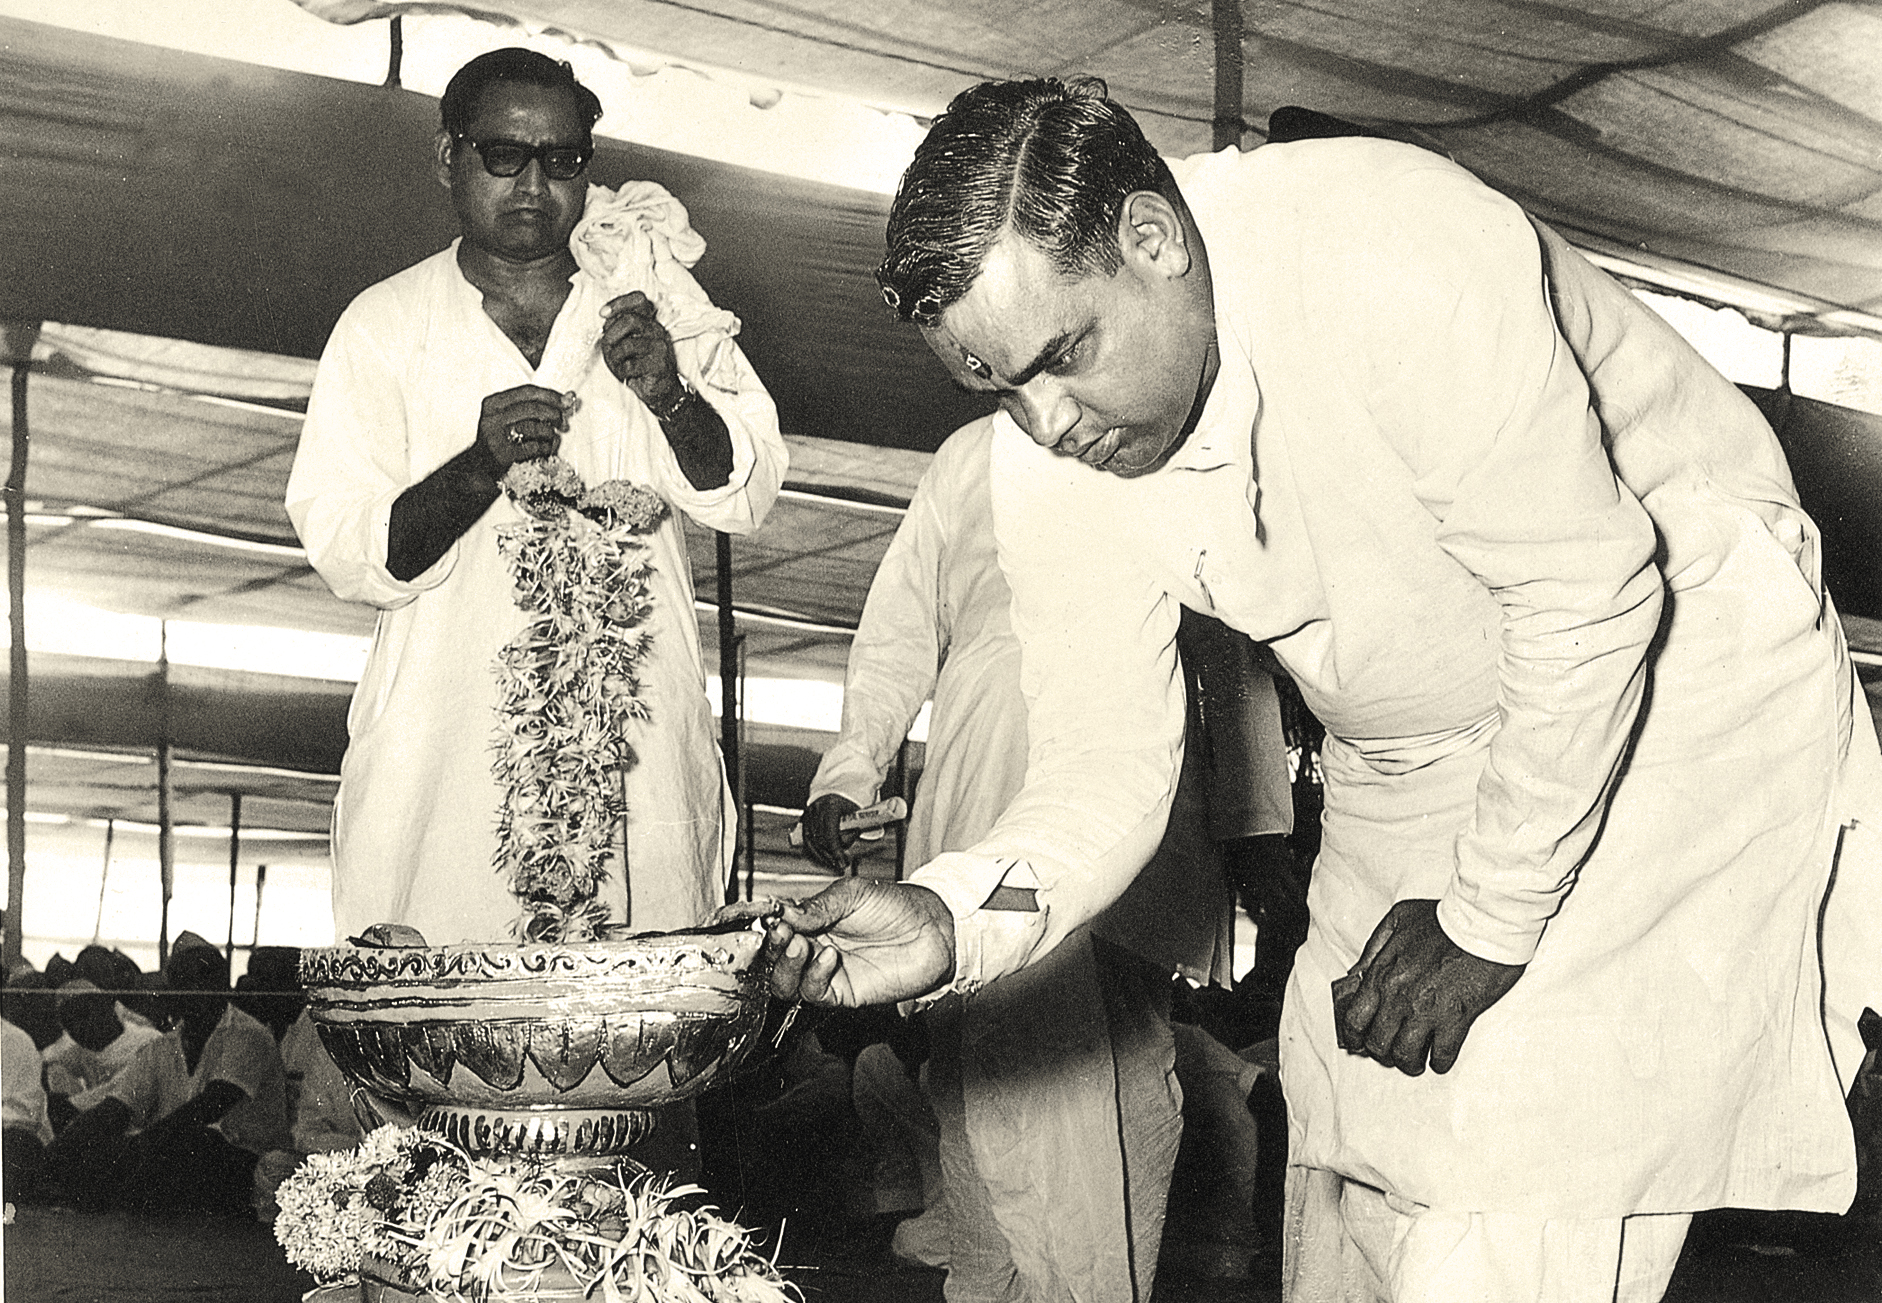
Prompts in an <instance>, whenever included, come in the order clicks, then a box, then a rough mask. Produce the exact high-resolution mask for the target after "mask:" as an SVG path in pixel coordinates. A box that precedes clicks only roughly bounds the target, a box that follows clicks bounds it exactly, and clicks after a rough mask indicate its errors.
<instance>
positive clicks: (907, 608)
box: [810, 460, 959, 805]
mask: <svg viewBox="0 0 1882 1303" xmlns="http://www.w3.org/2000/svg"><path fill="white" fill-rule="evenodd" d="M946 469H947V468H946V466H945V465H944V463H943V462H941V461H940V460H937V461H936V462H935V463H934V464H933V465H931V466H930V467H929V468H928V473H927V474H925V475H923V476H922V479H921V483H920V484H919V485H917V486H916V488H915V496H914V497H913V498H912V499H911V500H910V501H909V504H908V514H907V515H906V516H904V517H903V518H902V524H901V527H900V528H899V529H897V530H896V531H895V537H894V539H892V540H891V541H890V543H889V550H888V551H887V552H886V553H884V554H883V557H882V564H881V565H880V566H878V567H877V569H876V575H875V578H874V579H873V580H871V581H870V584H869V597H868V600H866V601H865V602H864V603H863V617H862V620H861V622H860V623H859V624H858V625H857V627H856V637H855V639H854V640H853V641H852V642H851V643H850V657H849V666H848V668H847V669H846V670H845V672H844V676H843V723H842V728H841V730H840V731H839V732H838V734H837V739H836V742H835V743H834V744H833V745H832V746H831V747H830V749H829V750H828V751H825V752H824V753H823V759H822V760H821V761H820V762H819V763H818V765H817V775H816V777H815V778H814V779H812V780H811V784H810V799H811V800H813V801H815V800H816V799H817V798H818V797H820V796H827V795H829V794H831V793H835V794H836V795H838V796H843V797H847V798H848V799H849V800H851V801H854V802H855V803H856V804H857V805H868V804H869V803H870V802H871V801H873V800H875V799H876V792H877V789H878V788H879V787H880V786H881V783H882V776H883V774H885V773H887V772H888V768H889V765H890V763H891V762H892V761H893V760H894V758H895V753H896V751H897V750H898V749H899V748H900V747H901V745H902V742H903V740H904V739H906V738H907V737H908V730H909V728H910V727H911V726H912V725H913V724H914V722H915V716H916V715H918V714H920V713H921V707H922V704H923V703H924V702H926V701H927V700H928V698H929V697H930V696H932V695H933V694H934V685H935V679H936V677H937V676H938V674H939V670H940V664H941V658H942V657H943V656H945V655H946V654H947V645H948V637H947V630H946V629H944V628H943V627H942V623H941V612H940V606H941V567H942V564H943V561H944V558H945V557H946V554H947V548H948V540H949V537H950V528H949V516H950V511H949V508H950V505H951V494H952V493H953V492H955V491H958V489H959V485H957V484H956V483H955V482H954V480H953V479H952V478H951V477H949V476H947V475H946Z"/></svg>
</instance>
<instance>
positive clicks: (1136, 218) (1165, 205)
mask: <svg viewBox="0 0 1882 1303" xmlns="http://www.w3.org/2000/svg"><path fill="white" fill-rule="evenodd" d="M1117 220H1118V233H1117V234H1118V244H1119V246H1120V247H1121V248H1122V249H1123V251H1124V259H1125V261H1126V262H1134V263H1136V264H1137V265H1139V266H1141V267H1143V268H1144V269H1145V270H1147V271H1154V272H1155V273H1156V274H1158V275H1160V276H1164V277H1169V278H1172V279H1174V278H1175V277H1178V276H1181V275H1183V274H1185V273H1186V272H1188V271H1189V264H1190V249H1189V232H1188V231H1187V230H1186V229H1185V228H1184V226H1183V216H1182V214H1181V213H1179V212H1178V211H1177V210H1176V205H1174V204H1172V203H1171V202H1170V201H1169V200H1168V199H1166V198H1164V196H1162V195H1160V194H1158V193H1157V192H1156V191H1155V190H1138V191H1136V192H1134V193H1132V194H1130V195H1128V196H1127V197H1126V198H1125V200H1124V206H1123V208H1122V209H1121V210H1120V211H1119V213H1118V219H1117Z"/></svg>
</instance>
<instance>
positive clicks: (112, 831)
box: [91, 819, 118, 945]
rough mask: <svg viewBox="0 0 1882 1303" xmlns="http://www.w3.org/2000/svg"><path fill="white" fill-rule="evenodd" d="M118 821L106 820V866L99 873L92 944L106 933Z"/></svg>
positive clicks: (96, 942) (92, 926) (92, 925)
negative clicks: (108, 893) (107, 896)
mask: <svg viewBox="0 0 1882 1303" xmlns="http://www.w3.org/2000/svg"><path fill="white" fill-rule="evenodd" d="M117 832H118V821H117V820H116V819H106V820H105V865H104V868H102V869H100V870H99V872H98V913H97V914H96V915H95V916H94V917H93V918H92V924H91V943H92V944H93V945H97V944H98V938H99V937H101V936H103V935H104V932H105V887H106V886H107V885H108V884H109V883H110V881H111V841H112V838H114V837H116V836H117Z"/></svg>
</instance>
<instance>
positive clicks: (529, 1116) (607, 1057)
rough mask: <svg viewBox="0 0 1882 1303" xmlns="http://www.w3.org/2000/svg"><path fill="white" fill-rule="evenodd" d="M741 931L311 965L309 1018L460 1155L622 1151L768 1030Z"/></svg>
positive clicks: (749, 946)
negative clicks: (658, 1114)
mask: <svg viewBox="0 0 1882 1303" xmlns="http://www.w3.org/2000/svg"><path fill="white" fill-rule="evenodd" d="M763 947H764V937H763V935H762V934H761V933H759V932H754V931H750V930H749V929H748V928H747V927H746V926H745V925H738V926H737V927H736V930H734V929H733V928H731V927H727V928H721V929H704V930H699V931H692V932H671V933H655V934H648V935H646V936H640V937H631V938H628V939H626V940H621V941H598V942H590V943H585V944H579V945H554V944H542V943H523V944H520V945H518V944H509V943H498V942H473V943H465V944H460V945H453V946H414V947H385V948H375V947H354V946H332V947H326V948H323V949H313V950H307V951H303V952H302V958H301V978H302V982H303V984H304V985H305V986H306V988H307V995H308V1010H309V1013H310V1015H311V1017H312V1018H313V1021H314V1024H315V1026H316V1027H317V1028H318V1029H319V1032H320V1038H321V1040H322V1041H323V1042H324V1043H325V1045H326V1047H327V1052H328V1053H329V1054H331V1055H332V1056H333V1061H334V1062H335V1063H336V1064H337V1065H338V1066H339V1068H340V1070H341V1071H342V1072H344V1073H345V1074H346V1075H347V1076H348V1077H349V1078H350V1079H351V1080H352V1081H353V1082H354V1083H355V1084H356V1085H359V1086H361V1087H364V1088H365V1089H366V1091H368V1092H369V1093H370V1094H371V1095H372V1096H375V1097H376V1098H377V1099H379V1100H383V1101H390V1102H391V1103H392V1104H394V1105H396V1106H397V1107H398V1108H399V1109H400V1110H402V1111H404V1112H405V1113H407V1114H408V1115H410V1116H412V1117H413V1118H414V1119H415V1120H416V1122H417V1124H418V1125H420V1126H423V1127H426V1128H428V1129H430V1130H435V1131H439V1132H441V1133H443V1134H444V1135H445V1136H446V1137H447V1138H448V1139H451V1140H453V1141H455V1142H456V1143H458V1144H459V1145H461V1146H463V1147H464V1148H467V1149H472V1150H478V1151H516V1152H538V1153H550V1154H569V1155H589V1156H599V1155H608V1154H618V1153H621V1152H624V1151H625V1150H626V1148H627V1146H628V1145H630V1144H632V1143H633V1142H634V1141H635V1140H637V1139H639V1138H640V1136H641V1135H643V1134H645V1132H646V1131H647V1129H648V1128H649V1127H650V1126H651V1125H652V1120H651V1115H650V1114H649V1113H648V1112H647V1110H649V1109H652V1108H657V1107H659V1106H660V1105H662V1104H668V1103H671V1102H673V1101H675V1100H681V1099H687V1098H690V1097H692V1096H693V1095H696V1094H698V1093H699V1092H700V1091H701V1090H703V1089H704V1088H705V1087H706V1086H707V1085H709V1084H710V1083H712V1082H713V1081H714V1080H716V1079H718V1078H719V1077H721V1076H723V1075H725V1074H726V1073H728V1072H730V1071H731V1070H732V1069H733V1068H735V1067H736V1066H737V1065H738V1064H739V1062H740V1061H741V1060H743V1059H744V1058H745V1056H746V1055H747V1053H749V1052H750V1050H751V1048H752V1045H753V1044H754V1043H755V1041H756V1040H757V1039H758V1033H759V1027H760V1025H761V1024H762V1023H763V1021H764V1013H765V1004H766V999H767V993H766V985H765V979H766V976H767V967H766V965H765V963H764V959H763Z"/></svg>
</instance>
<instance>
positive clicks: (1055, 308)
mask: <svg viewBox="0 0 1882 1303" xmlns="http://www.w3.org/2000/svg"><path fill="white" fill-rule="evenodd" d="M1009 241H1010V242H1011V243H1012V244H1014V245H1017V246H1018V250H1017V251H1015V250H1014V249H1012V248H1009V247H1008V244H1009ZM1082 310H1083V300H1082V298H1081V296H1080V295H1079V294H1078V281H1077V280H1076V279H1074V278H1070V277H1066V276H1064V275H1063V274H1061V273H1060V272H1059V271H1058V270H1057V269H1056V268H1054V267H1053V266H1052V264H1051V262H1050V260H1049V259H1047V258H1046V257H1045V255H1044V254H1041V253H1039V251H1038V250H1036V249H1034V248H1032V246H1030V245H1027V244H1025V243H1024V242H1023V241H1019V240H1017V239H1016V238H1014V237H1011V236H1009V237H1006V239H1003V240H1002V241H1001V242H1000V243H999V244H996V245H995V246H994V247H993V249H992V250H991V251H989V253H988V255H987V258H986V261H985V262H984V263H983V264H982V266H981V271H980V275H979V276H977V277H976V278H975V279H974V283H973V285H972V286H971V287H970V288H969V289H968V291H967V293H966V294H963V295H962V296H961V297H960V299H959V300H958V301H957V302H955V303H953V304H952V305H950V306H949V307H948V308H946V309H945V310H943V312H942V313H941V321H940V324H939V325H938V326H937V327H934V328H933V329H931V330H930V331H929V332H927V333H928V335H929V342H930V344H931V345H934V346H937V347H938V349H939V350H940V351H943V352H944V353H945V354H946V355H948V356H950V357H953V358H956V359H958V360H960V361H961V362H962V363H963V364H964V365H966V366H967V368H968V370H970V371H974V372H975V373H977V374H982V375H984V374H986V373H987V370H988V369H990V370H991V372H992V376H993V378H995V379H998V378H1001V377H1004V376H1011V375H1013V374H1016V373H1017V372H1019V371H1020V370H1022V369H1023V368H1025V367H1026V366H1027V365H1028V364H1030V363H1031V362H1032V361H1033V360H1034V359H1035V358H1037V357H1038V356H1039V353H1040V350H1042V349H1044V348H1045V347H1046V346H1047V345H1048V344H1050V343H1051V342H1052V341H1053V340H1054V339H1057V338H1059V337H1061V336H1063V335H1064V334H1065V333H1066V332H1067V331H1068V330H1070V329H1071V328H1072V325H1073V323H1074V321H1075V319H1077V318H1079V317H1080V316H1081V315H1082ZM976 363H984V368H983V366H980V365H976Z"/></svg>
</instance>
